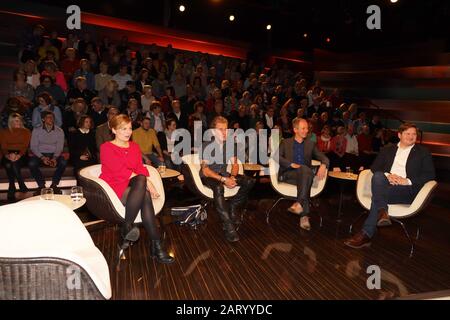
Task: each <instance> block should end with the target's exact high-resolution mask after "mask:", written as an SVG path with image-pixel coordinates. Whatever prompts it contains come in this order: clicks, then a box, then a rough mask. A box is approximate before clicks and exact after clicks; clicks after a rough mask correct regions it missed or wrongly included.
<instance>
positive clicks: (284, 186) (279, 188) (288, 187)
mask: <svg viewBox="0 0 450 320" xmlns="http://www.w3.org/2000/svg"><path fill="white" fill-rule="evenodd" d="M312 165H313V166H320V162H319V161H317V160H312ZM279 169H280V165H279V164H278V163H277V162H276V161H275V160H274V159H273V158H270V159H269V175H270V184H271V185H272V187H273V189H274V190H275V191H276V192H277V193H278V194H279V195H280V198H278V200H277V201H275V203H274V204H273V205H272V207H270V209H269V210H267V212H266V221H267V223H269V218H270V213H271V212H272V210H273V209H274V208H275V206H276V205H277V204H278V203H279V202H280V201H281V200H295V199H296V198H297V186H295V185H293V184H290V183H286V182H280V181H278V171H279ZM327 179H328V170H327V172H326V174H325V178H323V179H322V180H319V179H318V178H317V176H315V177H314V180H313V184H312V186H311V193H310V196H311V198H314V197H317V196H318V195H320V194H321V193H322V191H323V190H324V189H325V185H326V183H327ZM320 225H321V226H322V217H320Z"/></svg>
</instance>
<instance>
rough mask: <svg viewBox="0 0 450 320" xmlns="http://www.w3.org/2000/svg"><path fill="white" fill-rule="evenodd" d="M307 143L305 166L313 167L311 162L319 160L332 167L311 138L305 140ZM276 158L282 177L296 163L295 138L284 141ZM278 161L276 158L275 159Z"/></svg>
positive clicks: (279, 174) (279, 173)
mask: <svg viewBox="0 0 450 320" xmlns="http://www.w3.org/2000/svg"><path fill="white" fill-rule="evenodd" d="M304 143H305V153H304V157H305V165H307V166H308V167H310V168H311V167H312V166H311V160H312V159H315V160H319V161H320V162H322V164H325V165H326V166H327V168H328V167H329V165H330V160H329V159H328V158H327V156H326V155H325V154H324V153H323V152H321V151H319V149H317V146H316V143H315V142H314V141H311V140H310V139H309V138H306V139H305V140H304ZM275 156H278V157H279V160H278V161H279V163H280V170H279V172H278V176H281V175H282V174H283V173H284V172H285V171H287V170H289V169H291V164H292V163H293V162H294V138H288V139H283V140H282V141H281V143H280V147H279V148H278V154H276V155H275ZM275 159H276V158H275Z"/></svg>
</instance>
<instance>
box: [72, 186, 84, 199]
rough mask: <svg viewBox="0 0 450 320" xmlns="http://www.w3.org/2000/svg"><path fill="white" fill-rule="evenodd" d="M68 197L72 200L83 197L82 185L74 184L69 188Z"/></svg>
mask: <svg viewBox="0 0 450 320" xmlns="http://www.w3.org/2000/svg"><path fill="white" fill-rule="evenodd" d="M70 198H72V201H80V200H81V199H83V187H80V186H75V187H72V189H71V190H70Z"/></svg>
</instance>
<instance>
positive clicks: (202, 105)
mask: <svg viewBox="0 0 450 320" xmlns="http://www.w3.org/2000/svg"><path fill="white" fill-rule="evenodd" d="M199 107H203V110H205V103H204V102H203V101H197V102H196V103H195V104H194V111H195V112H197V109H198V108H199Z"/></svg>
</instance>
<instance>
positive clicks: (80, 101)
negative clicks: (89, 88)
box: [71, 98, 88, 113]
mask: <svg viewBox="0 0 450 320" xmlns="http://www.w3.org/2000/svg"><path fill="white" fill-rule="evenodd" d="M79 103H81V104H82V105H83V111H82V112H83V113H86V112H87V109H88V106H87V104H86V101H85V100H84V99H83V98H76V99H75V100H73V102H72V106H71V108H72V110H73V108H74V106H75V105H77V104H79Z"/></svg>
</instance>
